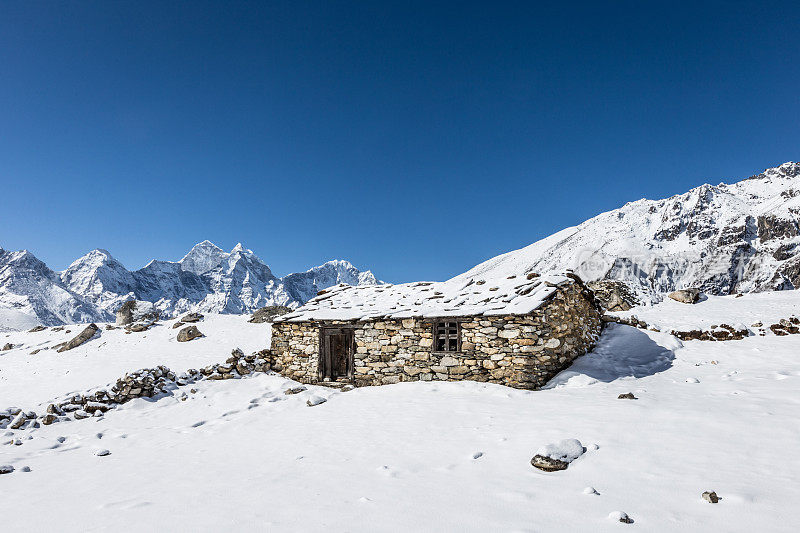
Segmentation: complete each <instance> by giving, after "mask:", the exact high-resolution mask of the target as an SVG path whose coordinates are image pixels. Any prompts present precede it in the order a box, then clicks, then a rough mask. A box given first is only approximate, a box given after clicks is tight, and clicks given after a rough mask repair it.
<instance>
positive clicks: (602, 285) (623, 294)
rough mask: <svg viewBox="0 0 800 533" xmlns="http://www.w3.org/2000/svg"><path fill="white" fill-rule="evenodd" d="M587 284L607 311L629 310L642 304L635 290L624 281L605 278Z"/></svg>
mask: <svg viewBox="0 0 800 533" xmlns="http://www.w3.org/2000/svg"><path fill="white" fill-rule="evenodd" d="M586 286H587V287H588V288H589V289H590V290H591V291H592V292H593V293H594V297H595V299H596V300H597V303H599V304H600V305H601V306H602V307H603V308H604V309H605V310H606V311H608V312H612V313H613V312H616V311H627V310H629V309H631V308H632V307H635V306H637V305H639V304H640V302H639V300H638V298H636V295H635V294H634V292H633V290H631V288H630V287H629V286H628V285H627V284H626V283H624V282H622V281H615V280H610V279H603V280H598V281H590V282H588V283H587V284H586Z"/></svg>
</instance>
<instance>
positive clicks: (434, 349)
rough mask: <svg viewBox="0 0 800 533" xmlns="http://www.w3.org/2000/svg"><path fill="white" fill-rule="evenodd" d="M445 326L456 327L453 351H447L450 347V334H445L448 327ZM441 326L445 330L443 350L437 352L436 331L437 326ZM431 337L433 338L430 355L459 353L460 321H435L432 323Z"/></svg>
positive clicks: (445, 319)
mask: <svg viewBox="0 0 800 533" xmlns="http://www.w3.org/2000/svg"><path fill="white" fill-rule="evenodd" d="M446 324H455V325H456V349H455V350H448V349H447V347H448V346H449V345H450V343H449V341H450V334H449V333H447V329H448V327H447V326H446ZM440 325H442V326H443V327H444V328H445V349H444V350H437V349H436V346H437V340H438V337H437V331H438V329H439V326H440ZM431 336H432V338H433V342H432V343H431V353H440V354H452V353H459V352H461V321H460V320H456V319H447V318H442V319H436V320H434V321H433V325H432V326H431Z"/></svg>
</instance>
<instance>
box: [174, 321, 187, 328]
mask: <svg viewBox="0 0 800 533" xmlns="http://www.w3.org/2000/svg"><path fill="white" fill-rule="evenodd" d="M185 325H186V324H184V323H183V322H180V321H178V322H175V323H174V324H172V329H178V328H180V327H182V326H185Z"/></svg>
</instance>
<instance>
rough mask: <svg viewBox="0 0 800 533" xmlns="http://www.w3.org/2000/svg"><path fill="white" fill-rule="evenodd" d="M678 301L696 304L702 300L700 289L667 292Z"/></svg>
mask: <svg viewBox="0 0 800 533" xmlns="http://www.w3.org/2000/svg"><path fill="white" fill-rule="evenodd" d="M667 296H668V297H670V298H672V299H673V300H675V301H676V302H681V303H684V304H695V303H697V302H698V301H699V300H700V289H681V290H679V291H675V292H671V293H669V294H667Z"/></svg>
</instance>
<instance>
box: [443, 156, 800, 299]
mask: <svg viewBox="0 0 800 533" xmlns="http://www.w3.org/2000/svg"><path fill="white" fill-rule="evenodd" d="M798 221H800V163H785V164H783V165H781V166H779V167H776V168H772V169H768V170H766V171H764V172H763V173H761V174H759V175H757V176H753V177H751V178H749V179H747V180H744V181H740V182H738V183H734V184H732V185H728V184H724V183H723V184H719V185H716V186H714V185H702V186H700V187H697V188H695V189H692V190H691V191H689V192H687V193H685V194H681V195H676V196H673V197H671V198H668V199H664V200H638V201H636V202H631V203H628V204H626V205H625V206H623V207H622V208H620V209H616V210H614V211H609V212H607V213H603V214H601V215H598V216H596V217H594V218H592V219H589V220H587V221H586V222H584V223H582V224H580V225H579V226H576V227H573V228H567V229H565V230H563V231H561V232H559V233H556V234H555V235H552V236H550V237H547V238H546V239H543V240H541V241H538V242H536V243H534V244H532V245H530V246H528V247H526V248H523V249H521V250H517V251H515V252H510V253H508V254H504V255H501V256H499V257H496V258H494V259H490V260H488V261H486V262H484V263H482V264H480V265H478V266H476V267H475V268H473V269H471V270H470V271H469V272H466V273H465V274H462V275H460V276H458V277H457V278H459V279H461V278H463V279H467V278H470V277H475V276H483V277H493V278H500V277H502V276H505V275H508V274H520V273H522V272H527V271H535V272H547V271H551V270H560V269H564V268H572V269H574V270H575V271H576V273H578V274H579V275H580V276H581V277H583V278H584V279H587V280H594V279H603V278H607V279H617V280H622V281H626V282H628V283H629V284H630V285H631V286H632V287H634V288H635V290H636V291H637V292H638V293H639V294H640V296H643V297H644V299H645V300H646V301H659V300H661V298H662V295H663V293H665V292H668V291H672V290H675V289H677V288H684V287H690V286H692V287H700V288H702V289H703V290H704V291H706V292H708V293H710V294H717V295H722V294H733V293H736V292H751V291H764V290H775V289H778V290H780V289H795V288H798V287H800V255H798V252H800V247H798V245H799V244H800V225H799V222H798Z"/></svg>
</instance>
